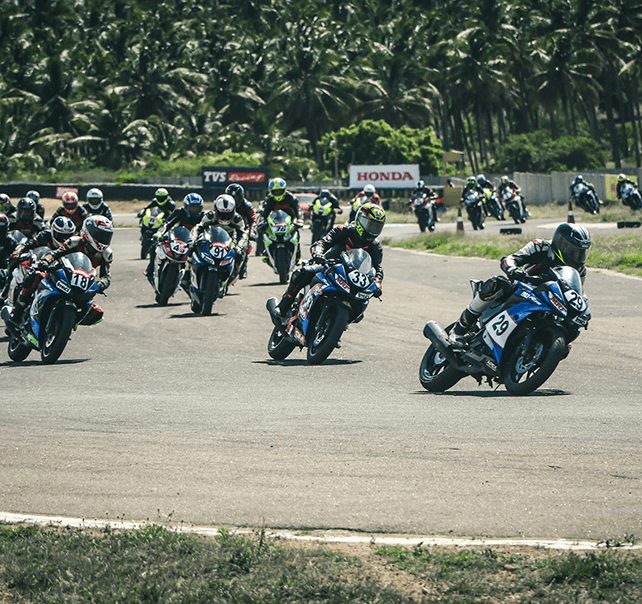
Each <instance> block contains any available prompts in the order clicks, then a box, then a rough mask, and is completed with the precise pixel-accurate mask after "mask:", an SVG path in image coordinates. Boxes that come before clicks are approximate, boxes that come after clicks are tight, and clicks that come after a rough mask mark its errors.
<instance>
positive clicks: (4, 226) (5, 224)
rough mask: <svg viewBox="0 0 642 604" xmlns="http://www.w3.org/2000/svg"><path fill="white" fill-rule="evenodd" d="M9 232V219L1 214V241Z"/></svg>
mask: <svg viewBox="0 0 642 604" xmlns="http://www.w3.org/2000/svg"><path fill="white" fill-rule="evenodd" d="M8 232H9V219H8V218H7V216H6V215H5V214H0V239H4V238H5V237H6V236H7V233H8Z"/></svg>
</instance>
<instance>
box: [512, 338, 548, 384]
mask: <svg viewBox="0 0 642 604" xmlns="http://www.w3.org/2000/svg"><path fill="white" fill-rule="evenodd" d="M543 352H544V344H543V343H542V342H537V343H536V344H535V345H534V349H533V351H532V353H531V352H529V351H525V350H523V349H522V351H521V354H520V356H519V358H518V359H517V361H516V362H515V365H514V367H513V377H514V378H515V381H516V382H519V381H520V380H521V379H522V378H524V377H526V378H529V377H530V376H532V375H533V374H534V373H535V372H536V371H537V370H538V369H539V361H540V359H541V358H542V353H543Z"/></svg>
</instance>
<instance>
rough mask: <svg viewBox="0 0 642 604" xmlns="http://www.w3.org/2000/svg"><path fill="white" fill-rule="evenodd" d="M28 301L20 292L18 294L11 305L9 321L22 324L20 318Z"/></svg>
mask: <svg viewBox="0 0 642 604" xmlns="http://www.w3.org/2000/svg"><path fill="white" fill-rule="evenodd" d="M28 302H29V300H27V299H25V298H24V297H23V295H22V294H20V295H19V296H18V298H17V299H16V305H15V306H14V307H13V310H12V311H11V321H12V322H13V323H14V324H15V325H21V324H22V318H23V315H24V311H25V308H26V307H27V304H28Z"/></svg>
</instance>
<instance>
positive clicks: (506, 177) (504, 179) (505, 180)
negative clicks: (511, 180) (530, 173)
mask: <svg viewBox="0 0 642 604" xmlns="http://www.w3.org/2000/svg"><path fill="white" fill-rule="evenodd" d="M499 182H500V183H502V184H503V185H507V184H508V176H502V177H501V178H500V179H499Z"/></svg>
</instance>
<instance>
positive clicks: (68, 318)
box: [2, 252, 98, 364]
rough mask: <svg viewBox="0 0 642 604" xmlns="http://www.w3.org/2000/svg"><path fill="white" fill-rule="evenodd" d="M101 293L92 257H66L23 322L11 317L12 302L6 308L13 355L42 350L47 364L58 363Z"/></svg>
mask: <svg viewBox="0 0 642 604" xmlns="http://www.w3.org/2000/svg"><path fill="white" fill-rule="evenodd" d="M97 293H98V285H97V283H96V271H95V269H94V268H93V267H92V265H91V261H90V260H89V258H88V257H87V256H85V254H83V253H81V252H75V253H73V254H68V255H67V256H63V257H62V258H61V259H60V260H59V261H58V262H56V263H55V264H53V265H51V267H50V268H49V270H48V272H47V274H46V276H45V277H44V278H43V279H42V281H41V282H40V285H39V286H38V289H37V291H36V293H35V295H34V298H33V301H32V303H31V306H30V308H29V312H28V316H27V317H25V320H24V321H23V322H22V324H21V325H16V324H15V323H13V321H12V320H11V306H10V305H6V306H4V307H3V308H2V318H3V320H4V322H5V325H6V330H7V333H8V335H9V350H8V354H9V358H11V359H12V360H13V361H17V362H20V361H24V360H25V359H26V358H27V357H28V356H29V353H30V352H31V351H32V350H39V351H40V356H41V358H42V362H43V363H47V364H51V363H55V362H56V361H57V360H58V359H59V358H60V355H61V354H62V353H63V351H64V349H65V347H66V346H67V342H68V341H69V339H70V337H71V332H72V330H73V329H74V327H75V326H76V325H78V324H79V323H80V322H81V321H82V319H83V318H84V317H85V316H86V315H87V314H88V313H89V311H90V310H91V306H92V301H93V299H94V296H95V295H96V294H97Z"/></svg>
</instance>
